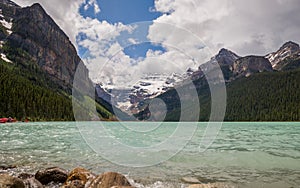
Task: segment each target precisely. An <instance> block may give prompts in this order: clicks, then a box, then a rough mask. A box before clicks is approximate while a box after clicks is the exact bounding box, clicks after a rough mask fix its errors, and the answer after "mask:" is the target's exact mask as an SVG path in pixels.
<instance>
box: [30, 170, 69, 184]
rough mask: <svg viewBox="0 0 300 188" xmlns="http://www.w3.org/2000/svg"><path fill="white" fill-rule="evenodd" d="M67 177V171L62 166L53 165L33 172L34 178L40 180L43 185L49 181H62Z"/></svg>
mask: <svg viewBox="0 0 300 188" xmlns="http://www.w3.org/2000/svg"><path fill="white" fill-rule="evenodd" d="M67 178H68V172H67V171H66V170H64V169H62V168H58V167H53V168H47V169H45V170H40V171H38V172H37V173H36V174H35V179H37V180H38V181H40V182H41V183H42V184H43V185H47V184H49V183H50V182H54V183H64V182H65V181H66V180H67Z"/></svg>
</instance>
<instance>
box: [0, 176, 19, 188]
mask: <svg viewBox="0 0 300 188" xmlns="http://www.w3.org/2000/svg"><path fill="white" fill-rule="evenodd" d="M0 187H1V188H25V184H24V182H23V181H22V180H21V179H19V178H16V177H12V176H10V175H8V174H0Z"/></svg>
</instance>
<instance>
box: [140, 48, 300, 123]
mask: <svg viewBox="0 0 300 188" xmlns="http://www.w3.org/2000/svg"><path fill="white" fill-rule="evenodd" d="M212 63H218V64H219V65H220V68H221V70H222V72H223V75H224V79H225V82H226V86H227V110H226V115H225V120H226V121H299V120H300V108H299V107H300V82H299V81H300V48H299V45H298V44H296V43H294V42H287V43H285V44H284V45H283V46H282V47H281V48H280V49H279V50H278V51H276V52H273V53H270V54H267V55H266V56H246V57H240V56H238V55H236V54H235V53H233V52H232V51H230V50H226V49H221V50H220V52H219V53H218V54H217V55H216V56H214V57H213V58H211V60H210V61H209V62H207V63H205V64H203V65H201V66H199V69H198V70H197V71H193V73H192V74H191V79H192V80H193V82H194V85H195V86H196V88H197V91H198V95H199V101H200V104H201V113H200V114H199V120H201V121H207V120H209V116H210V109H211V101H210V97H211V93H210V90H209V86H208V83H207V80H206V77H205V74H204V73H203V70H206V71H209V70H207V69H209V68H210V67H211V66H210V64H212ZM212 71H213V70H212ZM177 87H178V86H177ZM179 87H184V84H183V85H182V86H179ZM157 98H160V99H162V100H163V101H165V103H166V104H167V109H168V112H167V117H166V121H178V120H179V119H180V112H181V110H182V109H181V106H180V102H179V101H180V98H179V97H178V95H177V94H176V90H175V89H169V90H167V91H166V92H164V93H163V94H161V95H159V96H158V97H157ZM151 100H152V99H146V100H145V101H146V102H145V101H144V105H142V107H141V108H140V111H139V112H138V114H137V115H136V116H137V117H138V118H139V119H147V118H148V117H149V116H150V115H151V114H149V109H148V108H147V107H148V104H149V103H150V102H151ZM140 106H141V105H140ZM184 110H187V111H188V110H189V109H184ZM190 113H193V110H192V109H190Z"/></svg>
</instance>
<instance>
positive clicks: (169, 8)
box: [150, 0, 300, 55]
mask: <svg viewBox="0 0 300 188" xmlns="http://www.w3.org/2000/svg"><path fill="white" fill-rule="evenodd" d="M155 7H156V9H157V11H161V12H168V13H169V14H165V15H163V16H161V17H159V18H158V19H157V20H156V21H155V22H156V23H172V24H174V25H176V26H179V27H183V28H186V29H188V30H190V31H192V32H193V33H195V34H196V35H197V36H199V37H200V38H201V39H203V40H204V42H205V43H206V44H207V45H208V46H209V47H210V48H211V49H212V51H213V52H214V53H216V52H217V51H218V50H219V49H220V48H221V47H226V48H230V49H232V50H233V51H236V52H237V53H239V54H241V55H246V54H252V53H253V54H257V53H258V54H266V53H268V52H270V51H272V50H275V49H277V48H278V47H279V46H280V45H282V44H283V43H284V42H286V41H288V40H295V41H296V42H299V41H300V37H299V34H298V33H297V31H299V29H300V25H299V24H297V23H299V22H300V12H299V11H298V8H299V7H300V1H299V0H252V1H247V0H222V2H220V1H219V0H202V1H197V0H194V1H193V0H173V1H171V0H155ZM158 27H159V26H158ZM152 29H156V30H161V31H163V32H164V29H163V28H161V29H159V28H156V26H155V24H154V26H153V27H152ZM150 37H151V38H153V36H150ZM171 37H172V36H171ZM154 38H155V37H154ZM169 38H170V37H169ZM169 38H168V39H166V41H167V40H171V39H169ZM176 40H180V39H178V38H177V39H176Z"/></svg>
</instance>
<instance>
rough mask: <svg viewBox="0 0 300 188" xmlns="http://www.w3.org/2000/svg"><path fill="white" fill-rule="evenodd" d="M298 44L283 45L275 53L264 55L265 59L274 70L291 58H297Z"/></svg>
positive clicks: (299, 50) (299, 51) (299, 49)
mask: <svg viewBox="0 0 300 188" xmlns="http://www.w3.org/2000/svg"><path fill="white" fill-rule="evenodd" d="M299 53H300V48H299V44H297V43H294V42H291V41H289V42H287V43H285V44H284V45H283V46H282V47H281V48H280V49H279V50H278V51H277V52H273V53H270V54H268V55H266V58H267V59H268V60H269V61H270V62H271V64H272V66H273V68H274V69H278V64H279V63H280V62H282V61H284V60H285V59H286V58H288V57H291V56H299Z"/></svg>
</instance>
